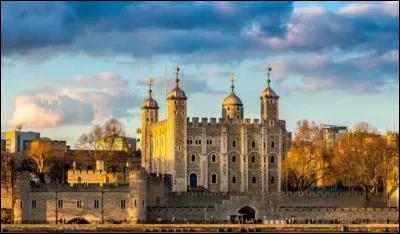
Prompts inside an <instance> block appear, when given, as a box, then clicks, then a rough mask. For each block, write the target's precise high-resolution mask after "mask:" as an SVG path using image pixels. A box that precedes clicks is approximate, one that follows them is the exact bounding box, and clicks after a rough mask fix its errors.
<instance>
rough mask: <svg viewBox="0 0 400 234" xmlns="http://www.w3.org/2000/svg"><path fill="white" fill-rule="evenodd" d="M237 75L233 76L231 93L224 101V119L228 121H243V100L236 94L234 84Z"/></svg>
mask: <svg viewBox="0 0 400 234" xmlns="http://www.w3.org/2000/svg"><path fill="white" fill-rule="evenodd" d="M235 78H236V76H235V74H232V80H231V82H232V85H231V89H232V90H231V93H230V94H229V96H228V97H226V98H225V99H224V102H223V103H222V118H228V119H243V103H242V100H240V98H239V97H238V96H236V94H235V86H234V84H233V82H234V79H235Z"/></svg>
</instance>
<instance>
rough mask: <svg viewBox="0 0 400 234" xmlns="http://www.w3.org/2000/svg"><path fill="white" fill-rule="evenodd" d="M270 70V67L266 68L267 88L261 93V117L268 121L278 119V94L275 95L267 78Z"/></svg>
mask: <svg viewBox="0 0 400 234" xmlns="http://www.w3.org/2000/svg"><path fill="white" fill-rule="evenodd" d="M271 71H272V69H271V67H270V66H268V68H267V88H265V89H264V91H263V92H262V94H261V97H260V100H261V119H262V120H267V121H268V122H269V121H271V120H274V121H277V120H279V96H278V95H276V93H275V91H274V90H272V88H271V86H270V83H271V80H270V79H269V76H270V72H271Z"/></svg>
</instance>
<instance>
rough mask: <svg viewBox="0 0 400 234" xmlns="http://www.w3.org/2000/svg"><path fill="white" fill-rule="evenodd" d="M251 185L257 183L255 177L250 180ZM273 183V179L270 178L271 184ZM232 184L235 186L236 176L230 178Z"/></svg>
mask: <svg viewBox="0 0 400 234" xmlns="http://www.w3.org/2000/svg"><path fill="white" fill-rule="evenodd" d="M251 181H252V183H253V184H255V183H256V182H257V179H256V177H253V178H252V179H251ZM273 183H275V178H274V177H271V184H273ZM232 184H236V176H234V177H232Z"/></svg>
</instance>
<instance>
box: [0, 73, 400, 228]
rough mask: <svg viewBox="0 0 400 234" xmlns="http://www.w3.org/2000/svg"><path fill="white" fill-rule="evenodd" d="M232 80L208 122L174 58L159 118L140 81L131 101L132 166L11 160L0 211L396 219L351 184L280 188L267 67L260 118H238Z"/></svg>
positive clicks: (283, 140) (76, 218) (279, 124)
mask: <svg viewBox="0 0 400 234" xmlns="http://www.w3.org/2000/svg"><path fill="white" fill-rule="evenodd" d="M269 70H270V69H269ZM269 70H268V71H269ZM233 79H234V76H233V77H232V87H231V88H232V91H231V93H230V94H229V96H228V97H226V98H225V100H224V101H223V104H222V118H219V119H218V121H217V119H216V118H210V119H207V118H201V120H200V121H199V118H191V120H190V118H188V117H187V97H186V94H185V92H184V91H183V90H182V89H181V88H180V87H179V67H178V68H177V72H176V84H175V87H174V89H173V90H172V91H171V92H170V93H169V95H168V97H167V109H168V117H167V119H166V120H162V121H159V120H158V109H159V106H158V104H157V102H156V101H155V100H154V99H153V98H152V95H151V94H152V90H151V82H149V83H150V88H149V97H148V98H147V99H146V100H145V101H144V102H143V104H142V107H141V109H142V126H141V134H142V136H141V146H140V147H141V151H142V156H141V162H140V165H137V166H135V165H134V164H135V163H134V162H133V161H132V160H131V161H129V160H128V161H127V162H126V164H124V165H122V166H121V165H120V167H119V168H120V169H118V170H117V171H107V170H106V165H105V163H104V162H103V161H101V160H98V161H96V162H95V169H92V167H90V169H89V168H88V169H87V170H82V169H80V168H81V167H79V165H76V163H75V162H74V163H73V165H72V168H71V169H70V170H69V171H68V183H55V182H50V183H49V182H47V183H45V182H43V181H39V180H38V179H37V178H36V176H35V173H34V172H33V171H32V170H30V169H29V168H26V167H24V166H23V165H22V166H17V168H16V169H17V170H15V172H14V175H12V176H11V175H10V176H8V177H7V178H6V180H7V181H6V183H3V182H2V187H1V189H2V196H1V204H2V216H3V210H7V211H9V212H10V219H11V220H12V222H13V223H58V222H64V221H65V222H67V223H71V222H83V223H121V222H122V223H124V222H125V223H138V222H139V223H144V222H155V221H156V220H169V221H171V220H173V219H176V221H177V222H182V221H183V220H185V219H186V220H188V221H190V222H193V221H205V220H208V221H210V220H214V221H228V222H229V221H232V220H236V218H237V217H241V219H242V221H243V219H244V218H246V219H255V220H270V221H271V220H275V221H276V220H288V219H293V218H296V219H299V220H301V219H302V220H304V219H305V218H314V219H318V218H319V219H344V218H346V219H347V220H349V218H348V217H351V218H350V219H353V220H355V219H359V218H369V219H370V220H375V221H379V222H382V220H386V219H387V218H390V219H394V220H397V222H398V217H399V216H398V208H397V209H396V208H394V209H393V208H391V209H390V208H387V205H386V204H385V200H384V199H382V198H380V197H377V198H371V203H370V204H371V207H372V208H368V210H367V209H364V208H363V207H364V200H363V197H362V196H361V195H360V194H356V193H315V192H313V193H298V192H296V193H287V192H282V190H281V178H280V174H281V171H280V170H281V161H282V159H283V157H284V156H285V155H286V153H287V151H288V139H287V137H286V136H287V132H286V127H285V121H283V120H280V119H279V96H278V95H277V94H276V93H275V92H274V91H273V90H272V88H271V87H270V79H269V75H268V77H267V85H266V88H265V90H264V91H263V92H262V93H261V97H260V103H261V108H260V112H261V119H260V120H259V119H255V120H253V121H251V120H249V119H244V106H243V103H242V101H241V100H240V98H239V97H237V96H236V94H235V92H234V85H233ZM107 166H110V165H107ZM2 169H3V164H2ZM2 179H3V178H2ZM3 204H4V205H3ZM390 206H392V207H395V206H396V205H395V204H394V203H392V204H391V205H390ZM397 207H398V204H397ZM376 208H379V209H376ZM275 221H274V222H275Z"/></svg>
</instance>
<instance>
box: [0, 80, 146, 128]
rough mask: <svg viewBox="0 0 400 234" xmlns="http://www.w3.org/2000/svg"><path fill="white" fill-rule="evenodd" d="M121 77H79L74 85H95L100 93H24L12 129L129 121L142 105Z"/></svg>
mask: <svg viewBox="0 0 400 234" xmlns="http://www.w3.org/2000/svg"><path fill="white" fill-rule="evenodd" d="M122 81H124V80H123V79H122V78H121V77H120V76H118V75H116V74H112V73H102V74H100V75H99V76H96V77H83V76H77V77H75V79H74V80H73V82H71V83H79V84H86V85H94V87H97V88H98V89H93V87H91V88H80V87H64V88H62V89H60V90H55V89H51V88H43V89H36V90H29V91H25V92H22V93H21V94H20V95H19V96H18V97H17V98H16V101H15V110H14V113H13V115H12V118H11V120H10V121H9V123H8V126H10V127H14V126H15V125H18V124H22V125H23V126H25V127H27V128H39V129H40V128H53V127H57V126H60V125H87V124H91V123H92V122H93V121H96V122H97V121H102V120H104V119H106V118H109V117H110V116H115V117H120V118H124V117H129V116H131V115H132V114H131V113H130V112H129V110H131V109H134V108H136V107H137V106H138V105H139V104H140V101H138V100H137V97H136V95H134V94H133V93H131V92H130V91H129V90H128V89H127V87H126V86H124V85H126V83H124V82H122Z"/></svg>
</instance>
